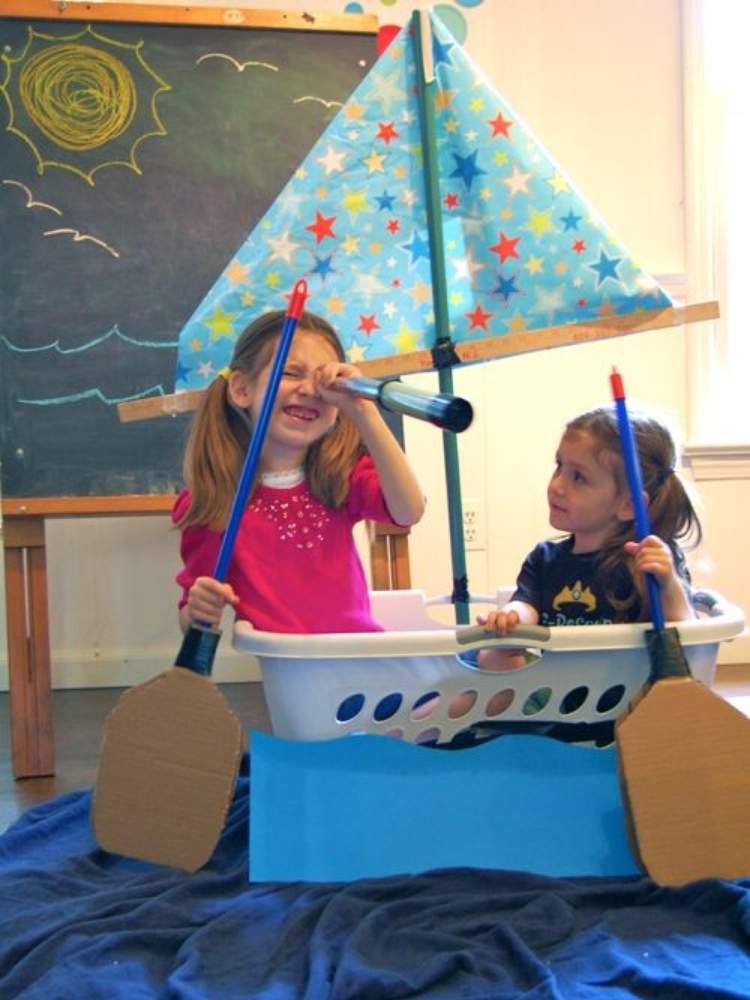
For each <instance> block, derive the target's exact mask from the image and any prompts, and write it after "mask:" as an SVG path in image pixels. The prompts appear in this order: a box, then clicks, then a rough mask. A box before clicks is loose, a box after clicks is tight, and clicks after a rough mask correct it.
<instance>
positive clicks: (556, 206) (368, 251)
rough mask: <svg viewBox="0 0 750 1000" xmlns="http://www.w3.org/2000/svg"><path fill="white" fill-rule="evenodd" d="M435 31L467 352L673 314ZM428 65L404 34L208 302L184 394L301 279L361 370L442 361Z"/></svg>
mask: <svg viewBox="0 0 750 1000" xmlns="http://www.w3.org/2000/svg"><path fill="white" fill-rule="evenodd" d="M430 25H431V33H432V57H433V65H434V70H435V76H436V80H437V94H436V98H435V109H434V110H435V125H436V133H437V158H438V170H439V174H440V192H441V199H442V204H441V208H442V226H443V236H444V243H445V255H446V260H445V266H446V276H447V282H448V307H449V313H450V322H451V331H450V332H451V337H452V339H453V341H454V342H457V343H466V342H470V341H475V340H479V339H482V338H487V337H498V336H500V337H501V336H504V335H507V334H509V333H521V332H525V331H534V330H539V329H542V328H545V327H550V326H557V325H561V324H571V323H591V322H595V321H597V320H601V319H602V318H607V317H611V316H621V315H627V314H634V313H639V312H642V311H644V310H654V309H661V308H665V307H668V306H670V305H671V301H670V299H669V297H668V296H667V294H666V292H664V290H663V289H661V288H660V287H659V286H658V284H657V283H656V282H655V280H654V279H653V278H652V277H650V276H649V275H648V274H646V273H645V272H644V271H643V270H642V269H641V268H640V267H639V266H638V264H637V263H636V262H635V261H634V260H633V258H632V256H631V255H630V253H629V252H628V251H627V250H626V249H625V247H624V246H623V245H622V244H621V243H620V242H618V240H617V239H616V238H615V236H614V235H613V234H612V233H611V232H610V231H609V229H608V228H607V226H606V225H605V224H604V222H603V221H602V220H601V219H600V218H599V217H598V216H597V214H596V212H595V211H594V209H592V207H591V206H590V205H589V204H587V202H586V201H585V199H584V197H583V196H582V195H581V194H580V193H579V191H578V190H577V189H576V187H575V185H574V183H573V181H572V180H571V179H570V178H569V177H568V176H567V175H566V173H565V171H564V170H563V168H562V167H561V166H560V165H559V164H558V163H556V162H555V161H554V159H553V158H552V156H551V155H550V154H549V153H548V152H547V150H546V149H545V148H544V146H543V145H542V143H541V142H540V141H539V140H538V139H537V138H536V137H535V136H534V134H533V133H532V131H531V129H529V128H528V127H527V126H526V125H525V124H524V122H523V121H522V120H521V118H520V116H519V115H518V114H517V113H516V112H515V110H514V109H513V108H511V107H510V106H509V104H508V103H507V102H506V101H505V100H504V99H503V98H502V97H501V95H500V94H499V93H497V91H496V90H495V89H494V88H493V87H492V85H491V84H490V83H489V82H488V81H487V80H486V78H485V77H484V76H483V74H482V72H481V70H480V69H479V68H478V67H477V66H475V65H474V64H473V63H472V62H471V60H470V59H469V57H468V56H467V54H466V53H465V52H464V51H463V49H462V48H461V46H460V45H459V44H458V43H457V42H456V41H455V40H454V39H453V38H452V36H451V35H450V34H449V33H448V31H447V30H446V28H445V27H444V26H443V24H442V23H441V21H440V19H439V18H438V17H436V16H435V15H430ZM414 49H415V46H414V39H413V37H412V35H411V28H410V27H409V26H407V27H405V28H404V29H403V30H402V31H401V32H400V33H399V35H398V36H397V37H396V38H395V40H394V41H393V42H392V43H391V45H390V46H389V47H388V48H387V49H386V51H385V52H384V53H383V54H382V55H381V57H380V58H379V59H378V61H377V62H376V63H375V65H374V66H373V67H372V69H371V70H370V72H369V73H368V74H367V76H366V77H365V78H364V79H363V80H362V82H361V83H360V84H359V86H358V87H357V88H356V90H355V91H354V93H353V94H352V95H351V97H350V98H349V99H348V100H347V101H346V103H345V104H344V106H343V107H342V108H341V109H340V110H339V111H338V113H337V114H336V116H335V117H334V118H333V120H332V121H331V122H330V124H329V125H328V127H327V128H326V130H325V131H324V132H323V134H322V135H321V137H320V139H319V140H318V142H317V143H316V144H315V146H314V147H313V148H312V150H311V151H310V153H309V154H308V155H307V157H306V158H305V159H304V160H303V162H302V163H301V164H300V165H299V167H298V169H297V170H296V171H295V173H294V175H293V176H292V178H291V179H290V180H289V181H288V183H287V184H286V186H285V187H284V188H283V190H282V191H281V193H280V194H279V196H278V198H277V199H276V201H275V202H274V203H273V205H272V206H271V207H270V208H269V209H268V211H267V212H266V214H265V215H264V216H263V218H262V219H261V220H260V222H259V223H258V224H257V225H256V226H255V227H254V228H253V229H252V231H251V232H250V233H249V235H248V237H247V239H246V240H245V242H244V243H243V244H242V246H240V247H239V248H238V249H237V252H236V253H235V254H234V256H233V257H232V259H231V260H230V261H228V262H227V265H226V267H225V269H224V271H223V272H222V273H221V275H219V277H218V278H217V280H216V282H215V283H214V285H213V287H212V288H211V289H209V290H207V292H206V295H205V297H204V299H203V300H202V301H201V303H200V304H199V305H198V307H197V309H196V310H195V312H194V313H193V315H192V316H191V318H190V319H189V320H188V322H187V324H186V325H185V327H184V328H183V330H182V331H181V333H180V338H179V352H178V361H177V372H176V383H175V384H176V389H177V390H178V391H180V390H184V389H200V388H203V387H204V386H206V385H207V384H208V383H209V382H210V381H211V380H212V379H213V378H214V377H215V376H216V374H217V373H218V372H219V371H220V370H221V368H222V367H224V366H225V365H226V364H227V363H228V362H229V360H230V358H231V354H232V348H233V345H234V341H235V340H236V338H237V336H238V335H239V333H240V332H241V331H242V330H243V329H244V327H245V326H246V325H247V324H248V322H250V321H251V320H252V319H253V318H255V317H256V316H257V315H258V314H260V313H262V312H264V311H266V310H267V309H283V308H285V307H286V304H287V296H288V293H289V290H290V289H291V287H292V286H293V285H294V282H295V281H296V280H297V278H299V277H302V276H306V277H307V279H308V282H309V284H310V295H311V298H310V308H311V309H312V310H313V311H316V312H319V313H322V314H323V315H325V316H326V317H327V318H328V319H329V320H330V321H331V322H332V323H333V324H334V326H335V327H336V329H337V331H338V332H339V334H340V335H341V337H342V340H343V342H344V344H345V347H346V351H347V355H348V358H349V360H350V361H352V362H353V363H354V364H367V363H368V362H371V361H377V360H378V359H380V358H384V357H390V356H392V355H408V354H410V353H411V352H414V351H419V350H422V349H425V348H427V349H429V348H430V347H431V346H432V345H433V343H434V339H435V327H434V316H433V306H432V285H431V279H430V253H431V248H430V243H429V239H428V232H427V215H426V209H425V194H424V181H423V177H422V146H421V136H420V128H419V117H418V109H417V96H416V87H417V68H416V65H415V55H414ZM311 99H315V98H313V97H312V95H311ZM582 139H585V137H582ZM397 370H405V369H397Z"/></svg>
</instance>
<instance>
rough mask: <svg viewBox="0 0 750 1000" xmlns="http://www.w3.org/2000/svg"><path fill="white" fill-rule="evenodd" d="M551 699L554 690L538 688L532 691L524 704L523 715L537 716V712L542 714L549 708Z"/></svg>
mask: <svg viewBox="0 0 750 1000" xmlns="http://www.w3.org/2000/svg"><path fill="white" fill-rule="evenodd" d="M551 697H552V688H548V687H544V688H537V689H536V691H532V692H531V694H530V695H529V697H528V698H527V699H526V701H525V702H524V703H523V714H524V715H536V714H537V712H541V711H542V709H543V708H546V707H547V704H548V703H549V700H550V698H551Z"/></svg>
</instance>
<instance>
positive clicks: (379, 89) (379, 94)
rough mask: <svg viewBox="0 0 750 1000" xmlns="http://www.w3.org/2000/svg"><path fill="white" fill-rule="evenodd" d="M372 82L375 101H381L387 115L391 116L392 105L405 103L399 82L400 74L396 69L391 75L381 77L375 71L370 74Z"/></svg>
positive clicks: (404, 96)
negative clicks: (395, 102) (400, 102)
mask: <svg viewBox="0 0 750 1000" xmlns="http://www.w3.org/2000/svg"><path fill="white" fill-rule="evenodd" d="M370 79H371V80H372V84H373V86H372V93H373V96H374V98H375V100H377V101H379V102H380V104H381V105H382V107H383V111H384V112H385V113H386V115H390V112H391V105H392V104H393V102H394V101H405V100H406V94H405V93H404V91H403V89H402V87H401V84H400V82H399V72H398V70H397V69H394V70H393V71H392V72H391V73H388V74H386V75H385V76H381V75H380V74H379V73H375V72H374V71H373V72H372V73H371V74H370Z"/></svg>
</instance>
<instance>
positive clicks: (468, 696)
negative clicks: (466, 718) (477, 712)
mask: <svg viewBox="0 0 750 1000" xmlns="http://www.w3.org/2000/svg"><path fill="white" fill-rule="evenodd" d="M478 697H479V695H478V694H477V692H476V691H474V690H472V689H469V690H467V691H462V692H461V693H460V694H457V695H456V696H455V697H454V698H451V701H450V704H449V705H448V718H449V719H460V718H461V717H462V716H463V715H466V713H467V712H470V711H471V710H472V708H474V706H475V705H476V703H477V698H478Z"/></svg>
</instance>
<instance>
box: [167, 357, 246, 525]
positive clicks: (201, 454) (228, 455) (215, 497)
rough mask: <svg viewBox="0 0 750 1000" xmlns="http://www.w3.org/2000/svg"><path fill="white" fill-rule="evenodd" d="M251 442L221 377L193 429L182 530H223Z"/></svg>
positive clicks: (207, 394) (187, 455) (206, 397)
mask: <svg viewBox="0 0 750 1000" xmlns="http://www.w3.org/2000/svg"><path fill="white" fill-rule="evenodd" d="M248 441H249V430H248V427H247V424H246V422H245V421H244V420H243V418H242V416H241V415H240V414H239V413H237V411H236V410H235V409H234V407H233V406H232V405H231V404H230V402H229V399H228V396H227V382H226V379H225V378H223V377H221V376H219V377H218V378H216V379H214V381H213V382H212V383H211V385H209V386H208V388H207V389H206V390H205V392H204V394H203V397H202V399H201V402H200V404H199V407H198V410H197V412H196V414H195V417H194V418H193V423H192V426H191V429H190V436H189V437H188V442H187V447H186V450H185V459H184V462H183V475H184V478H185V485H186V486H187V489H188V490H189V492H190V507H189V508H188V510H187V511H186V513H185V515H184V516H183V517H182V519H181V520H180V522H179V524H178V527H180V528H186V527H188V526H189V525H207V526H209V527H212V528H213V529H214V530H216V531H221V530H223V528H224V527H225V526H226V522H227V520H228V519H229V512H230V510H231V507H232V500H233V498H234V493H235V490H236V487H237V481H238V478H239V474H240V470H241V468H242V462H243V459H244V455H245V449H246V448H247V444H248Z"/></svg>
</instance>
